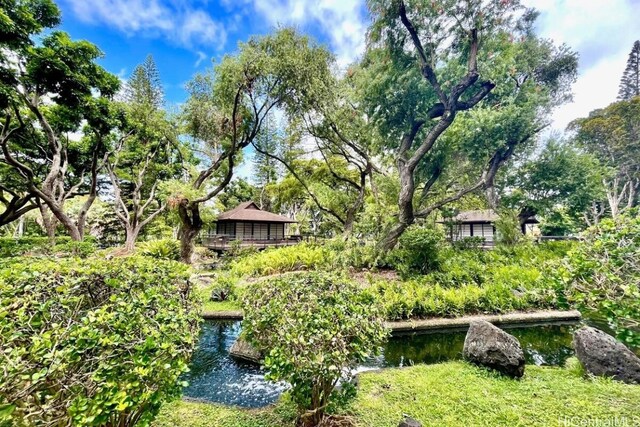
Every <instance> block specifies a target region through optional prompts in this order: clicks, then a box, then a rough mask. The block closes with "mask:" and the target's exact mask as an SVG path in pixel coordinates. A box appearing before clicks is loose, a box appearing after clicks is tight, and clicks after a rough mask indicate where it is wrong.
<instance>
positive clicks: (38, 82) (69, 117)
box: [0, 0, 119, 240]
mask: <svg viewBox="0 0 640 427" xmlns="http://www.w3.org/2000/svg"><path fill="white" fill-rule="evenodd" d="M1 12H2V14H3V16H4V17H6V19H8V20H9V22H10V24H11V25H9V31H8V34H6V35H5V38H3V39H2V41H1V42H0V48H1V50H2V51H3V53H2V55H3V58H2V59H3V61H2V65H1V66H0V67H1V68H0V77H1V78H0V92H1V93H2V94H3V95H5V96H3V105H2V106H0V107H1V108H2V115H3V116H4V123H3V124H2V125H0V126H2V127H1V129H0V148H1V150H2V158H1V161H2V163H4V164H5V165H7V166H8V167H9V168H11V169H12V170H13V172H14V174H15V175H16V176H19V177H20V179H21V181H22V183H23V185H24V187H25V188H26V191H27V192H28V193H29V194H31V195H32V196H33V197H34V198H35V199H36V200H37V201H38V202H39V203H40V205H39V206H40V207H41V209H42V210H43V211H44V210H48V211H50V212H51V214H52V215H53V216H54V217H55V218H56V220H57V221H60V223H62V224H63V226H64V227H65V229H66V230H67V231H68V232H69V235H70V236H71V238H72V239H73V240H81V239H82V237H83V234H84V221H85V219H86V215H87V211H88V210H89V208H90V207H91V204H92V203H93V201H94V200H95V198H96V196H97V185H98V171H99V169H100V167H101V160H103V153H104V151H105V144H104V142H105V141H104V138H105V137H106V135H108V134H109V133H110V130H111V125H112V124H111V123H110V122H109V120H110V117H111V116H110V114H109V113H108V112H107V109H108V102H107V99H108V98H110V97H112V96H113V95H114V94H115V92H116V91H117V89H118V86H119V81H118V79H117V77H116V76H114V75H112V74H110V73H108V72H106V71H105V70H104V69H103V68H102V67H100V66H99V65H97V64H96V62H95V61H96V60H97V59H98V58H99V57H100V56H101V55H102V53H101V52H100V50H99V49H98V48H97V47H96V46H94V45H93V44H91V43H89V42H86V41H79V42H74V41H72V40H71V39H70V38H69V36H68V35H67V34H66V33H63V32H60V31H53V32H51V33H49V34H48V35H46V36H44V37H42V38H41V39H40V41H39V43H38V44H36V43H35V41H34V40H35V39H36V36H37V35H38V34H39V33H40V32H41V31H42V30H43V29H45V28H51V27H53V26H55V25H57V23H58V22H59V11H58V9H57V7H56V6H55V5H54V4H53V3H52V2H50V1H46V0H40V1H35V2H31V1H28V2H27V1H19V0H14V1H8V2H3V3H2V9H1ZM3 19H4V18H3ZM94 95H95V96H94ZM83 122H86V126H85V128H86V130H85V135H87V134H91V136H90V137H85V138H83V139H82V140H80V141H74V140H72V139H71V138H70V137H69V133H72V132H76V131H78V130H79V129H80V128H81V126H82V124H83ZM43 159H44V162H43ZM77 194H86V195H88V196H89V197H88V198H87V201H86V204H85V206H84V208H83V209H81V211H80V213H79V215H78V217H77V218H75V220H74V219H73V218H71V217H69V216H68V215H66V214H65V211H64V202H65V201H66V200H68V199H69V198H70V197H73V196H75V195H77ZM49 228H50V229H51V227H49Z"/></svg>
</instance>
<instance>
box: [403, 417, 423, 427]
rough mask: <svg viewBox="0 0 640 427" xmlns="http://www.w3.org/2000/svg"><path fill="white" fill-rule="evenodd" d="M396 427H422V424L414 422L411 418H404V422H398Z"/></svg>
mask: <svg viewBox="0 0 640 427" xmlns="http://www.w3.org/2000/svg"><path fill="white" fill-rule="evenodd" d="M398 427H422V424H420V422H419V421H418V420H414V419H413V418H411V417H404V420H402V421H400V424H398Z"/></svg>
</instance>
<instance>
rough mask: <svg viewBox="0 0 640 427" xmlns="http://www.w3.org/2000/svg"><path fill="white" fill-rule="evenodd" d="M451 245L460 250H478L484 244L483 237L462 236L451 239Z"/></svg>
mask: <svg viewBox="0 0 640 427" xmlns="http://www.w3.org/2000/svg"><path fill="white" fill-rule="evenodd" d="M452 245H453V247H454V248H456V249H457V250H461V251H468V250H478V249H481V248H482V246H483V245H484V237H478V236H474V237H463V238H462V239H458V240H455V241H453V242H452Z"/></svg>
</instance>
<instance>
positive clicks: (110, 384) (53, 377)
mask: <svg viewBox="0 0 640 427" xmlns="http://www.w3.org/2000/svg"><path fill="white" fill-rule="evenodd" d="M188 278H189V271H188V269H187V267H186V266H184V265H181V264H178V263H174V262H161V261H158V260H151V259H148V258H143V257H127V258H117V259H113V260H105V259H102V258H88V259H86V260H82V261H80V260H79V259H76V258H67V259H63V260H61V259H44V260H38V261H34V260H33V259H31V258H27V259H18V258H16V259H14V260H13V263H12V264H11V265H10V266H6V267H5V268H2V269H0V347H1V348H2V349H3V357H4V360H5V363H3V370H2V373H1V374H0V375H2V378H0V396H2V397H0V405H2V404H4V405H8V406H6V407H5V408H9V409H10V411H9V412H12V413H11V417H12V418H13V420H14V421H15V422H16V423H17V424H18V425H31V424H34V423H35V424H36V425H39V424H41V423H47V424H51V425H78V426H116V425H118V426H133V425H134V424H135V425H149V423H150V422H151V421H152V419H153V418H154V416H155V415H156V414H157V412H158V410H159V409H160V406H161V405H162V403H163V402H165V401H168V400H172V399H174V398H176V397H177V396H179V394H180V390H181V388H182V383H180V382H179V381H178V379H179V376H180V375H181V374H182V373H183V372H185V371H186V370H187V363H188V360H189V357H190V355H191V352H192V350H193V348H194V346H195V344H196V339H197V331H198V324H199V315H198V312H197V309H196V308H197V299H196V298H195V296H194V295H193V293H192V292H191V291H190V285H189V282H188ZM5 421H6V420H5Z"/></svg>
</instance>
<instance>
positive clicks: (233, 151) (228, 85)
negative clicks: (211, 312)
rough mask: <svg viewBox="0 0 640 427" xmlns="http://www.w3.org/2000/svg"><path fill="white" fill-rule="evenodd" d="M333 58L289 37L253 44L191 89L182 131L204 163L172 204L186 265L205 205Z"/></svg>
mask: <svg viewBox="0 0 640 427" xmlns="http://www.w3.org/2000/svg"><path fill="white" fill-rule="evenodd" d="M329 55H330V54H329V53H328V52H327V50H326V49H324V48H323V47H320V46H318V45H315V44H313V43H311V42H310V41H309V40H308V39H307V38H306V37H303V36H300V35H298V34H297V33H296V32H295V31H294V30H291V29H281V30H279V31H277V32H276V33H275V34H272V35H267V36H264V37H254V38H252V39H251V40H250V41H249V42H247V43H243V44H241V45H240V48H239V51H238V53H237V54H235V55H228V56H225V57H224V58H223V59H222V61H221V62H220V64H219V65H217V66H216V67H215V69H214V70H213V71H211V72H209V73H207V74H204V75H198V76H196V77H195V78H194V80H193V81H192V82H191V83H190V84H189V86H188V88H189V92H190V97H189V100H188V101H187V103H186V105H185V109H184V118H185V122H186V128H187V131H188V133H189V135H191V137H192V138H193V143H194V145H195V151H196V153H197V155H198V156H199V158H200V160H201V168H200V169H192V170H190V184H189V186H188V187H183V188H182V189H181V190H180V191H177V192H176V193H175V194H174V197H173V198H172V202H173V204H174V205H175V207H176V208H177V210H178V214H179V216H180V220H181V228H180V233H179V234H180V240H181V247H182V249H181V256H182V260H183V261H185V262H190V261H191V255H192V253H193V244H194V240H195V238H196V236H197V235H198V233H199V232H200V230H201V229H202V227H203V221H202V218H201V215H200V207H201V205H202V204H204V203H206V202H207V201H209V200H211V199H212V198H213V197H215V196H217V195H218V194H219V193H220V192H221V191H222V190H224V188H225V187H226V186H227V185H228V184H229V182H230V181H231V178H232V176H233V173H234V171H235V168H236V166H237V164H238V162H239V161H240V160H241V157H242V151H243V150H244V149H245V148H246V147H247V146H248V145H250V144H251V143H252V142H253V141H255V140H256V137H257V136H258V135H259V134H260V133H261V132H262V131H263V127H264V124H265V120H266V118H267V117H269V116H270V114H271V113H272V112H273V111H275V109H277V108H282V109H283V111H284V112H285V114H291V115H292V114H294V113H295V111H294V110H293V109H291V108H289V107H288V106H290V105H300V102H299V100H298V99H299V98H301V97H302V96H305V95H306V94H307V93H308V92H312V91H315V90H317V89H316V87H315V86H314V81H315V80H316V79H318V78H322V77H321V76H318V74H319V73H323V72H326V70H325V68H324V67H323V66H322V65H323V64H325V63H326V57H327V56H329Z"/></svg>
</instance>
